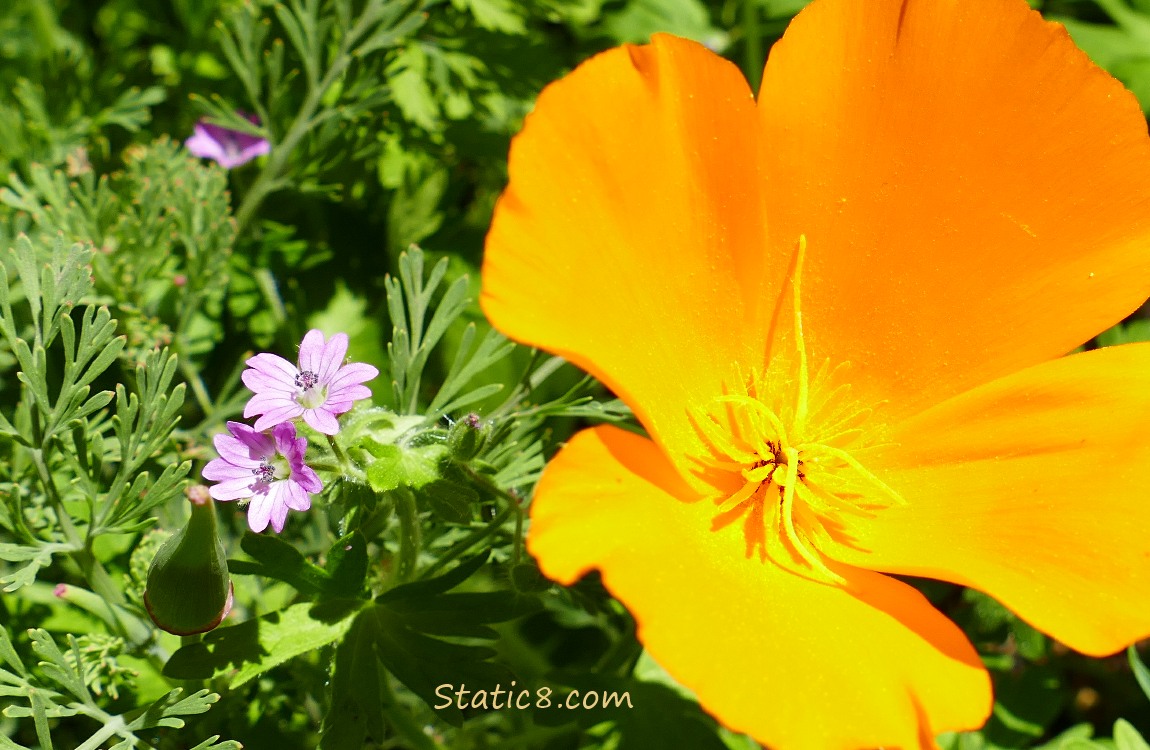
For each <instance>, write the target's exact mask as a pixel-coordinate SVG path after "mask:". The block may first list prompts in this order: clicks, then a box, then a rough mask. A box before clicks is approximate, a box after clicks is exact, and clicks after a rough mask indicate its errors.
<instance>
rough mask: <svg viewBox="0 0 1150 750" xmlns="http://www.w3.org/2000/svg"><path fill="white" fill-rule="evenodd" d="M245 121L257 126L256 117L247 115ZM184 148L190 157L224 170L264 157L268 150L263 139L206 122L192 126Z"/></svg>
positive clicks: (257, 120)
mask: <svg viewBox="0 0 1150 750" xmlns="http://www.w3.org/2000/svg"><path fill="white" fill-rule="evenodd" d="M247 118H248V119H249V120H251V121H252V123H254V124H257V125H258V124H259V119H258V118H256V117H252V116H250V115H248V116H247ZM184 145H185V146H187V148H188V150H189V151H191V152H192V154H193V155H195V156H199V157H201V158H204V159H212V160H213V161H215V162H216V163H218V164H219V165H220V166H221V167H223V168H224V169H231V168H232V167H238V166H239V165H241V164H246V163H247V162H249V161H251V160H252V159H254V158H256V157H257V156H263V155H264V154H267V153H268V152H270V151H271V148H272V147H271V144H270V143H268V142H267V141H266V140H265V139H263V138H258V137H256V136H254V135H249V134H247V133H241V132H240V131H238V130H232V129H231V128H225V127H221V126H219V125H212V124H211V123H210V122H208V121H207V120H200V121H199V122H197V123H196V127H195V131H194V133H193V135H192V137H191V138H189V139H188V140H186V141H184Z"/></svg>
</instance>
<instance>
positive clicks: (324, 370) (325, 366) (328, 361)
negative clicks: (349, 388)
mask: <svg viewBox="0 0 1150 750" xmlns="http://www.w3.org/2000/svg"><path fill="white" fill-rule="evenodd" d="M347 343H348V339H347V334H346V333H337V334H334V335H333V336H332V337H331V339H329V340H328V342H327V343H326V344H324V346H323V353H322V354H321V355H320V360H319V369H317V370H316V371H315V372H316V375H318V376H319V382H321V383H327V382H330V381H331V379H332V376H334V375H335V374H336V372H337V371H338V370H339V367H340V365H342V364H343V359H344V357H346V356H347Z"/></svg>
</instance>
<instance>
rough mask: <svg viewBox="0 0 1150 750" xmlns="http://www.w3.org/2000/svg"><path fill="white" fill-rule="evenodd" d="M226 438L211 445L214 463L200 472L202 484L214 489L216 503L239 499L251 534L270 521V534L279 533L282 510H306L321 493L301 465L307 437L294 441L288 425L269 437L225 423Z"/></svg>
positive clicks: (284, 513) (309, 471)
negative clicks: (245, 504) (245, 503)
mask: <svg viewBox="0 0 1150 750" xmlns="http://www.w3.org/2000/svg"><path fill="white" fill-rule="evenodd" d="M228 432H230V433H231V434H230V435H223V434H220V435H216V437H215V440H214V441H213V442H214V443H215V445H216V451H217V452H218V453H219V454H220V457H219V458H216V459H213V460H211V461H209V462H208V465H207V466H205V467H204V479H209V480H211V481H213V482H219V484H214V485H212V486H211V487H210V488H209V489H208V492H209V494H211V496H212V497H213V498H215V499H216V500H221V501H227V500H244V499H246V498H251V505H249V506H248V526H249V527H251V530H252V531H254V532H256V533H257V534H258V533H260V532H261V531H263V530H264V529H266V528H267V527H268V523H269V522H270V523H271V525H272V528H273V529H275V530H276V532H277V533H278V532H281V531H283V530H284V521H286V520H287V514H288V508H291V509H292V510H307V509H308V508H310V507H311V496H312V495H314V494H315V493H317V492H319V491H320V490H322V489H323V482H321V481H320V480H319V477H318V476H316V473H315V472H314V471H312V468H311V467H310V466H308V465H307V464H305V463H304V460H303V456H304V452H306V451H307V438H302V437H296V434H295V425H294V424H292V423H291V422H285V423H284V424H280V425H276V426H275V428H274V429H273V430H272V431H271V434H270V435H269V434H268V433H266V432H257V431H256V430H253V429H252V428H251V427H248V426H247V425H246V424H243V423H241V422H228Z"/></svg>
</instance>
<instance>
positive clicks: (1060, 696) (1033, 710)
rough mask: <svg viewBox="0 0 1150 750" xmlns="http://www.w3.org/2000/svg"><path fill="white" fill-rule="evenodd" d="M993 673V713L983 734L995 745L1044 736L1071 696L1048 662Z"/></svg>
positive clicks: (1020, 742)
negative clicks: (1016, 672) (1022, 668)
mask: <svg viewBox="0 0 1150 750" xmlns="http://www.w3.org/2000/svg"><path fill="white" fill-rule="evenodd" d="M993 676H994V696H995V703H994V712H993V714H992V716H991V719H990V721H989V722H987V725H986V728H985V729H984V733H985V734H986V738H987V740H989V741H990V742H991V743H993V744H995V745H1001V746H1003V747H1014V746H1017V745H1019V744H1026V743H1030V742H1033V741H1034V740H1035V739H1037V738H1039V737H1041V736H1042V735H1043V734H1045V733H1046V729H1047V727H1049V726H1050V724H1051V722H1053V721H1054V719H1055V718H1056V717H1057V716H1058V714H1059V713H1060V712H1061V711H1062V707H1063V705H1064V704H1065V702H1066V701H1067V699H1068V698H1069V695H1068V693H1067V690H1066V688H1065V686H1064V685H1063V684H1062V680H1061V678H1060V673H1059V671H1058V670H1057V669H1055V668H1053V667H1051V666H1049V665H1029V666H1028V668H1027V669H1025V670H1023V671H1021V672H1019V673H1018V674H1013V673H1010V672H996V673H994V674H993Z"/></svg>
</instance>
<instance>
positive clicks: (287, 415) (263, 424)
mask: <svg viewBox="0 0 1150 750" xmlns="http://www.w3.org/2000/svg"><path fill="white" fill-rule="evenodd" d="M303 413H304V408H303V407H302V406H299V405H298V404H291V405H284V406H281V407H278V408H276V409H272V410H271V411H269V412H267V413H265V414H264V415H263V416H262V417H260V418H259V419H257V420H256V425H255V426H256V429H257V430H266V429H268V428H269V427H275V426H276V425H279V424H283V423H284V422H286V421H287V420H289V419H295V418H296V417H298V416H300V415H301V414H303ZM245 414H247V412H246V411H245ZM248 416H251V415H248Z"/></svg>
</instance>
